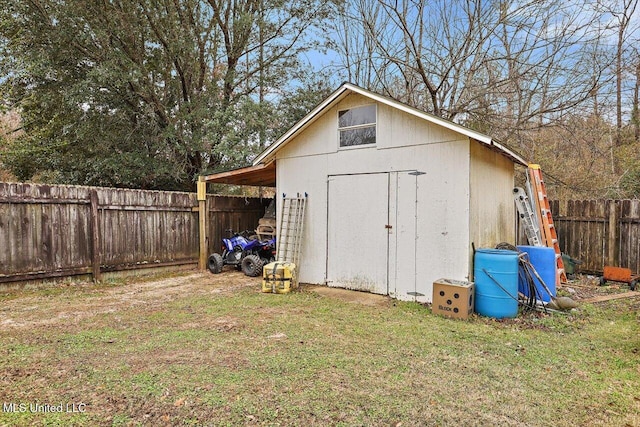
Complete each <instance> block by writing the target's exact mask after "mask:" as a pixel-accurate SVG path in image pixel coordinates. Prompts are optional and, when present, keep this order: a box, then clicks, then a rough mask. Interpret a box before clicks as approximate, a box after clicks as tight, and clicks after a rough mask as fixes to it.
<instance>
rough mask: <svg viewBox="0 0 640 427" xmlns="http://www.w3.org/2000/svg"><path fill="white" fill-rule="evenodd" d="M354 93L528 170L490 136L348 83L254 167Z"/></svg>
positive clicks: (261, 155) (300, 122)
mask: <svg viewBox="0 0 640 427" xmlns="http://www.w3.org/2000/svg"><path fill="white" fill-rule="evenodd" d="M350 93H357V94H360V95H362V96H365V97H367V98H369V99H371V100H374V101H376V102H379V103H381V104H385V105H388V106H390V107H392V108H396V109H398V110H401V111H404V112H405V113H408V114H411V115H413V116H415V117H419V118H421V119H423V120H426V121H428V122H430V123H433V124H436V125H438V126H442V127H444V128H447V129H449V130H452V131H454V132H457V133H459V134H462V135H465V136H467V137H469V138H471V139H473V140H475V141H477V142H479V143H481V144H484V145H486V146H488V147H489V148H491V149H493V150H495V151H498V152H499V153H501V154H502V155H504V156H506V157H507V158H509V159H510V160H511V161H512V162H514V163H519V164H521V165H524V166H527V164H528V163H527V162H526V161H525V160H524V159H523V158H522V157H521V156H520V155H518V154H517V153H515V152H514V151H512V150H510V149H509V148H507V147H505V146H503V145H501V144H499V143H498V142H496V141H494V140H493V139H492V138H491V137H489V136H487V135H484V134H482V133H480V132H476V131H474V130H471V129H469V128H466V127H464V126H462V125H459V124H456V123H454V122H451V121H449V120H445V119H443V118H441V117H437V116H434V115H433V114H429V113H426V112H424V111H421V110H418V109H417V108H413V107H411V106H409V105H407V104H403V103H402V102H398V101H396V100H394V99H392V98H388V97H386V96H382V95H379V94H377V93H374V92H371V91H368V90H366V89H363V88H361V87H359V86H356V85H354V84H351V83H344V84H342V86H340V87H339V88H338V89H337V90H336V91H334V92H333V93H332V94H331V95H329V97H328V98H327V99H325V100H324V101H322V102H321V103H320V104H319V105H318V106H316V107H315V108H314V109H313V110H311V111H310V112H309V114H307V115H306V116H305V117H304V118H303V119H302V120H300V121H299V122H298V123H296V124H295V125H294V126H293V127H292V128H291V129H289V130H288V131H287V132H286V133H285V134H284V135H282V136H281V137H280V139H278V140H277V141H276V142H274V143H273V144H271V145H270V146H269V147H267V148H266V149H265V150H264V151H263V152H262V153H260V154H259V155H258V156H257V157H256V158H255V160H254V161H253V164H254V166H255V165H258V164H261V163H269V162H271V161H272V160H273V159H274V157H275V154H276V152H277V151H278V150H280V148H282V147H284V146H285V145H287V144H288V143H289V142H290V141H291V140H292V139H293V138H294V137H295V136H297V135H298V134H300V133H301V132H302V131H303V130H304V129H306V128H307V127H308V126H309V125H310V124H311V123H313V122H314V121H315V120H316V119H317V118H318V117H320V116H321V115H322V114H324V113H325V112H326V111H327V110H329V109H330V108H331V107H332V106H334V105H335V104H337V103H338V102H340V101H341V100H342V99H344V98H345V97H346V96H347V95H349V94H350Z"/></svg>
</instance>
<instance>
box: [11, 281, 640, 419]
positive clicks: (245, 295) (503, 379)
mask: <svg viewBox="0 0 640 427" xmlns="http://www.w3.org/2000/svg"><path fill="white" fill-rule="evenodd" d="M220 277H222V276H220ZM217 280H224V279H217ZM249 283H250V284H254V286H248V287H240V288H237V289H234V290H232V291H229V292H218V293H212V292H208V291H206V289H205V290H203V291H202V292H185V293H183V294H176V295H174V296H173V297H172V298H168V299H166V300H163V301H160V302H158V301H138V303H136V304H119V305H118V304H115V305H113V306H109V307H110V308H109V309H108V310H102V311H100V310H96V311H95V313H94V314H92V315H91V316H78V317H77V318H74V316H71V315H68V316H67V317H66V318H64V317H63V318H57V319H54V320H55V321H51V322H48V321H46V320H47V319H46V318H45V319H42V321H40V322H34V323H33V324H32V325H27V326H22V327H16V326H12V327H3V328H2V331H1V332H0V338H1V339H0V373H1V376H0V386H1V387H0V401H2V402H3V405H4V407H3V411H2V412H1V413H0V425H10V426H14V425H60V426H68V425H86V426H90V425H111V426H129V425H215V426H218V425H232V426H233V425H274V426H277V425H344V426H354V425H363V426H369V425H376V426H377V425H381V426H382V425H387V426H388V425H394V426H395V425H402V426H414V425H438V426H440V425H451V426H463V425H464V426H470V425H478V426H485V425H496V426H498V425H499V426H505V425H507V426H508V425H513V426H525V425H526V426H530V425H535V426H537V425H541V426H565V425H566V426H576V425H603V426H605V425H606V426H612V425H618V426H640V363H639V360H640V335H639V331H640V315H639V314H638V312H637V309H638V302H639V301H640V298H634V299H628V300H617V301H610V302H606V303H600V304H599V305H583V306H581V307H580V308H579V309H578V310H577V311H576V312H574V313H572V314H570V315H558V314H556V315H538V314H528V315H525V316H521V317H519V318H517V319H514V320H508V321H496V320H493V319H488V318H482V317H478V316H473V318H471V319H470V320H468V321H456V320H450V319H446V318H443V317H440V316H435V315H433V314H431V311H430V310H429V309H428V308H427V307H424V306H421V305H419V304H416V303H404V302H396V301H392V300H390V301H389V302H388V303H387V304H383V305H378V306H368V305H361V304H353V303H348V302H345V301H342V300H339V299H335V298H329V297H324V296H320V295H318V294H316V293H315V292H311V291H309V290H308V289H307V290H305V287H304V286H303V287H302V289H301V290H299V291H297V292H294V293H291V294H286V295H272V294H262V293H260V292H258V289H259V283H258V281H257V280H253V281H250V282H249ZM114 286H115V287H116V288H121V289H123V290H124V289H126V288H127V286H130V285H126V284H116V285H110V286H109V288H110V289H111V290H113V288H114ZM203 287H204V285H203ZM103 288H104V285H103V286H100V285H98V286H93V285H90V286H89V285H87V286H83V287H81V288H77V287H73V286H72V287H62V288H59V289H57V290H55V291H51V290H32V291H27V292H23V293H15V292H13V293H10V294H5V295H1V294H0V307H3V306H4V305H5V304H7V303H8V302H11V303H12V307H15V306H16V305H17V304H20V303H21V299H23V298H24V299H25V301H24V302H25V304H24V305H25V307H27V308H28V305H29V304H32V303H33V301H36V302H37V301H41V302H42V304H45V305H46V307H47V308H46V309H45V310H44V312H43V313H42V316H45V317H46V316H52V313H54V312H55V310H53V309H51V307H54V305H55V304H57V305H58V306H65V304H67V305H69V306H74V307H75V306H76V305H78V306H82V304H83V301H85V302H86V303H87V304H88V303H89V301H95V300H96V298H99V297H101V296H103V294H102V292H103ZM105 295H106V294H105ZM105 298H107V296H105ZM132 298H133V297H132ZM107 299H108V298H107ZM52 301H55V303H54V302H52ZM122 301H126V299H123V300H122ZM36 305H38V304H36ZM4 310H5V311H0V315H2V316H4V317H0V320H1V319H3V318H11V319H12V321H14V322H15V321H16V319H18V320H19V315H20V313H22V312H20V313H14V312H12V311H11V310H8V309H4ZM7 310H8V311H7ZM25 310H26V309H25ZM25 312H27V311H25ZM32 314H33V313H31V315H32ZM12 402H13V403H15V404H16V410H15V412H10V411H8V409H10V408H9V407H7V406H6V405H7V404H9V403H12ZM35 403H39V404H41V405H49V407H51V408H54V409H57V405H59V404H62V405H63V406H64V407H63V409H64V412H62V413H58V412H43V411H33V410H32V408H29V406H30V405H33V404H35ZM19 404H23V407H25V406H26V408H25V411H24V412H20V410H19ZM79 404H82V405H83V406H81V407H78V405H79ZM67 405H75V406H71V407H70V408H68V407H67ZM74 408H75V409H76V412H71V411H73V410H74ZM67 409H70V412H67V411H66V410H67ZM78 409H82V411H83V412H80V411H79V410H78Z"/></svg>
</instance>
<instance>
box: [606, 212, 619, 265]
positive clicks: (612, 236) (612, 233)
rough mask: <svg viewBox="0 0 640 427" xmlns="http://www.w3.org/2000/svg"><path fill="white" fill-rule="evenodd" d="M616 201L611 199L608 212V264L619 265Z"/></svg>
mask: <svg viewBox="0 0 640 427" xmlns="http://www.w3.org/2000/svg"><path fill="white" fill-rule="evenodd" d="M616 205H617V203H616V201H615V200H609V212H608V220H609V231H608V233H607V249H608V250H607V264H608V265H613V266H615V265H618V264H619V263H618V262H617V261H618V260H617V259H616V246H617V242H618V215H617V212H616Z"/></svg>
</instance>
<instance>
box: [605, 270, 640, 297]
mask: <svg viewBox="0 0 640 427" xmlns="http://www.w3.org/2000/svg"><path fill="white" fill-rule="evenodd" d="M638 278H640V276H638V275H634V274H633V273H632V271H631V269H630V268H624V267H613V266H610V265H605V266H604V272H603V274H602V277H601V278H600V285H601V286H603V285H605V284H606V283H607V281H612V282H623V283H628V284H629V288H630V289H631V290H632V291H633V290H635V288H636V285H637V284H638Z"/></svg>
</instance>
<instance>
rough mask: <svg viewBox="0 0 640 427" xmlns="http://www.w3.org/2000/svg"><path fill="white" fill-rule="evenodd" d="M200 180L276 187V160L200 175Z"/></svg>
mask: <svg viewBox="0 0 640 427" xmlns="http://www.w3.org/2000/svg"><path fill="white" fill-rule="evenodd" d="M200 182H204V183H205V184H207V183H216V184H231V185H251V186H255V187H260V186H261V187H275V186H276V162H275V161H273V162H271V163H268V164H263V163H260V164H258V165H254V166H246V167H244V168H238V169H233V170H230V171H225V172H219V173H214V174H211V175H205V176H201V177H200Z"/></svg>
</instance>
